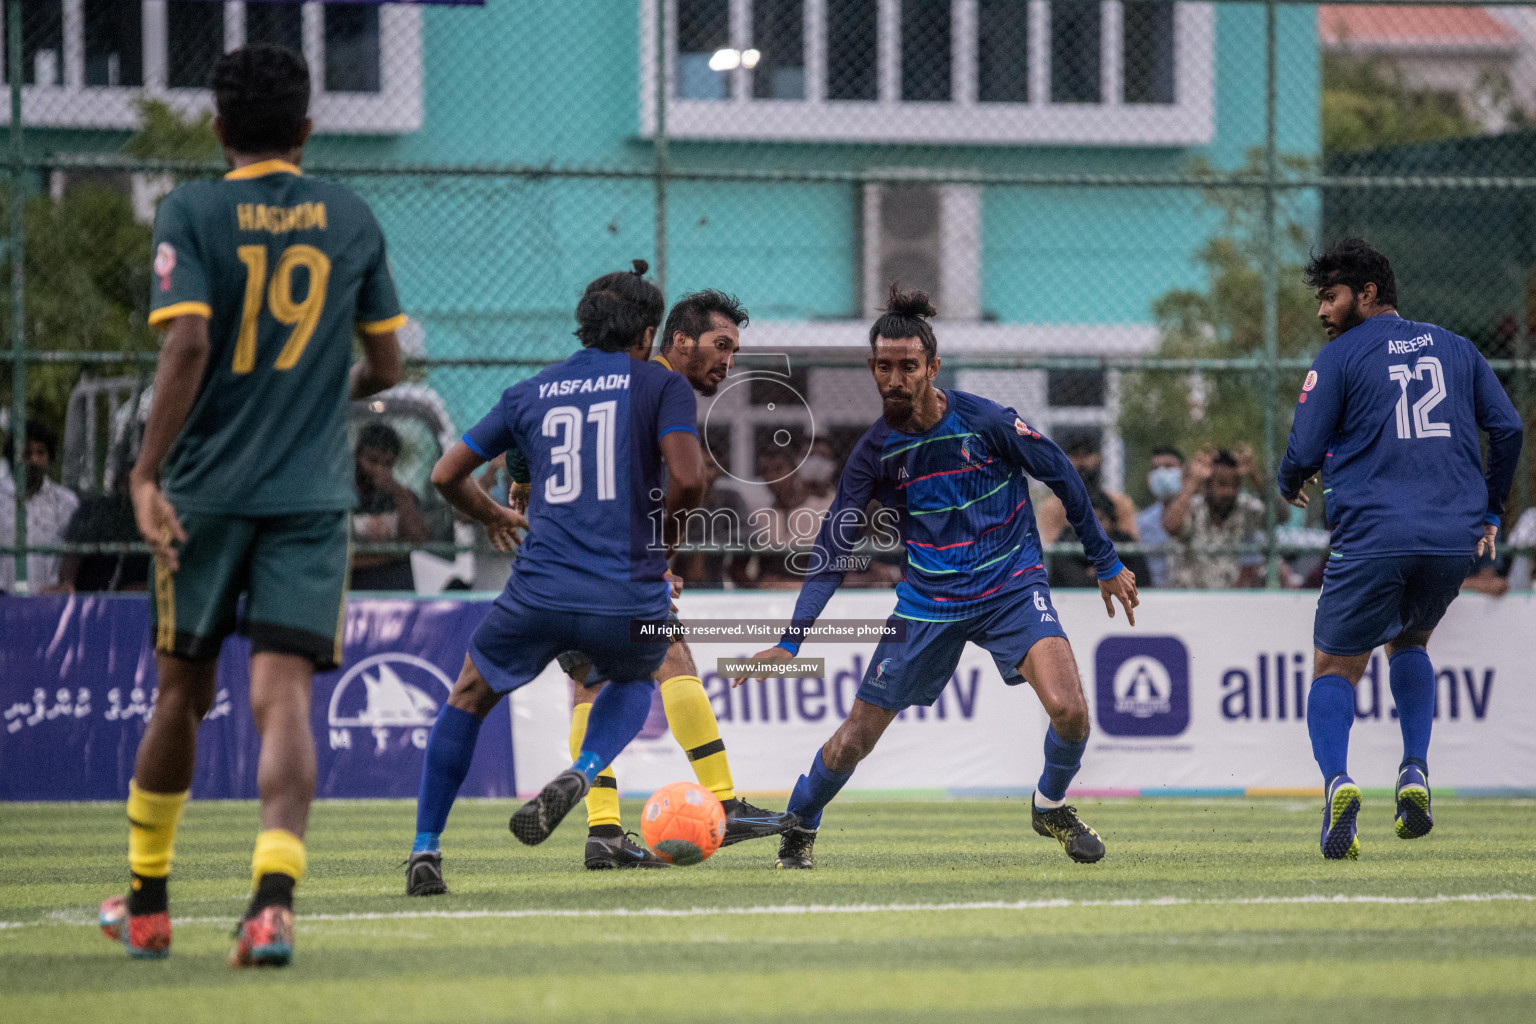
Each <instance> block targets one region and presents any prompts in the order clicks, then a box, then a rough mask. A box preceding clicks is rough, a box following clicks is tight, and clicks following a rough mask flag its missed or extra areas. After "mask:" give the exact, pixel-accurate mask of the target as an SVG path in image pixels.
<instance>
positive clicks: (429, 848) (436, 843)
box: [411, 832, 443, 853]
mask: <svg viewBox="0 0 1536 1024" xmlns="http://www.w3.org/2000/svg"><path fill="white" fill-rule="evenodd" d="M442 839H443V834H442V833H441V832H417V833H416V841H415V842H414V843H412V844H411V852H412V853H436V852H437V851H438V850H441V849H442V848H443V847H442Z"/></svg>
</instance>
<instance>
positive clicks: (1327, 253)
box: [1306, 238, 1397, 306]
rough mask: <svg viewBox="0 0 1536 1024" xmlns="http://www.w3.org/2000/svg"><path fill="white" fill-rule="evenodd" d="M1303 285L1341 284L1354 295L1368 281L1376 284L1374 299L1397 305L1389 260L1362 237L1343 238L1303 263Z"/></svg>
mask: <svg viewBox="0 0 1536 1024" xmlns="http://www.w3.org/2000/svg"><path fill="white" fill-rule="evenodd" d="M1306 273H1307V284H1309V285H1311V286H1312V287H1313V288H1327V287H1329V286H1330V285H1336V284H1342V285H1344V286H1345V287H1347V288H1348V289H1349V290H1350V291H1352V292H1354V293H1355V294H1356V295H1359V294H1360V290H1361V289H1362V288H1364V287H1365V286H1366V285H1368V284H1374V285H1375V286H1376V302H1377V303H1378V304H1380V305H1383V306H1395V305H1397V277H1396V275H1394V274H1393V273H1392V263H1391V262H1390V261H1389V260H1388V259H1387V258H1386V256H1384V255H1382V253H1381V252H1379V251H1378V250H1376V249H1375V248H1373V247H1372V246H1371V245H1370V244H1369V243H1367V242H1366V241H1365V239H1363V238H1346V239H1344V240H1343V241H1341V242H1336V243H1334V244H1333V245H1332V246H1330V247H1329V248H1327V249H1325V250H1323V251H1322V252H1321V253H1317V254H1315V255H1313V257H1312V259H1311V260H1310V261H1309V262H1308V263H1307V271H1306Z"/></svg>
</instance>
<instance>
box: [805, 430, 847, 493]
mask: <svg viewBox="0 0 1536 1024" xmlns="http://www.w3.org/2000/svg"><path fill="white" fill-rule="evenodd" d="M841 468H842V467H840V466H839V465H838V464H837V453H836V452H834V451H833V450H832V442H831V441H828V440H827V439H826V438H824V437H818V438H817V439H816V440H815V441H813V442H811V450H810V453H809V454H808V455H806V457H805V461H804V462H802V463H800V469H799V470H798V471H797V472H798V473H799V474H800V476H801V477H803V478H804V480H805V486H806V488H807V489H808V490H809V491H810V492H811V493H812V494H815V495H826V496H827V497H828V498H830V497H832V496H833V492H834V491H835V490H836V489H837V487H836V482H837V475H838V472H839V471H840V470H841ZM828 507H829V508H830V507H831V506H830V505H829V506H828Z"/></svg>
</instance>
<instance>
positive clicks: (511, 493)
mask: <svg viewBox="0 0 1536 1024" xmlns="http://www.w3.org/2000/svg"><path fill="white" fill-rule="evenodd" d="M532 497H533V484H531V483H527V484H513V485H512V486H511V487H509V488H507V504H508V505H510V506H511V507H512V510H513V511H514V512H524V513H526V512H527V511H528V499H530V498H532Z"/></svg>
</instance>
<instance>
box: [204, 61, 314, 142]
mask: <svg viewBox="0 0 1536 1024" xmlns="http://www.w3.org/2000/svg"><path fill="white" fill-rule="evenodd" d="M208 87H209V88H210V89H212V90H213V102H214V108H215V109H216V110H217V111H218V114H219V122H220V125H221V126H222V127H223V129H224V143H225V145H227V146H228V147H229V148H230V149H233V150H235V151H236V152H240V153H286V152H288V151H290V150H293V149H297V148H298V147H299V146H300V145H301V144H302V143H303V141H304V121H305V119H306V118H308V117H309V65H308V64H306V63H304V58H303V57H301V56H299V55H298V54H297V53H294V52H293V51H292V50H290V49H288V48H287V47H285V46H275V45H273V44H271V43H255V44H253V45H250V46H242V47H240V48H239V49H238V50H231V51H230V52H228V53H226V54H225V55H224V56H222V57H220V58H219V59H218V62H217V63H215V64H214V65H213V73H212V74H211V75H210V76H209V79H208Z"/></svg>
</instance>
